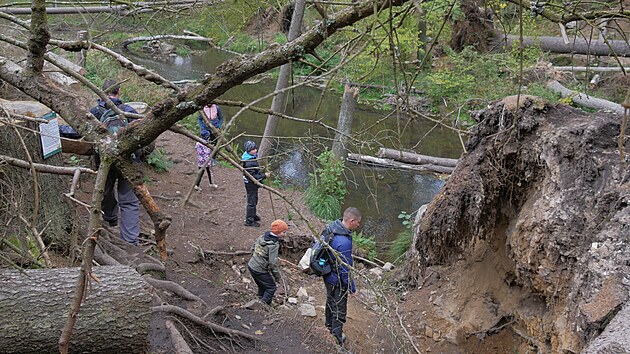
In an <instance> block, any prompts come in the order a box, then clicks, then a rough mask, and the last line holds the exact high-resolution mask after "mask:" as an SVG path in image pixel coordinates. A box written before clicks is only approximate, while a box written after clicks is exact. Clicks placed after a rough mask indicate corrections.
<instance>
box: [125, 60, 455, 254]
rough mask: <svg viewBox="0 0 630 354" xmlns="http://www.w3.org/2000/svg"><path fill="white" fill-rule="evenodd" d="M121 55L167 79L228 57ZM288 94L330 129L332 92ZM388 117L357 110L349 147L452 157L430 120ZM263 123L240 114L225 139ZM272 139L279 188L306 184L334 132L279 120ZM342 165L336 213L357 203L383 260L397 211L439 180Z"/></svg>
mask: <svg viewBox="0 0 630 354" xmlns="http://www.w3.org/2000/svg"><path fill="white" fill-rule="evenodd" d="M125 55H127V56H129V57H130V58H132V59H133V60H134V61H135V62H137V63H139V64H141V65H144V66H146V67H148V68H151V69H153V70H156V71H157V72H159V73H160V74H161V75H163V76H164V77H165V78H167V79H169V80H184V79H199V78H201V77H203V75H204V74H205V73H207V72H212V71H213V70H214V68H216V66H217V65H219V64H221V63H222V62H223V61H225V60H227V59H229V58H230V55H229V54H227V53H224V52H220V51H216V50H208V51H206V52H203V53H200V54H195V55H191V56H188V57H181V56H173V57H171V58H170V60H169V62H158V61H154V60H151V59H146V58H143V57H141V56H137V55H134V54H133V53H130V52H125ZM274 88H275V80H274V79H269V78H263V79H261V80H258V81H257V82H256V83H255V84H245V85H240V86H237V87H235V88H233V89H231V90H229V91H228V92H226V93H225V94H224V95H223V96H221V97H220V99H225V100H234V101H242V102H251V101H252V100H255V99H258V98H260V97H262V96H265V95H267V94H269V93H270V92H273V91H274ZM287 96H288V100H287V101H288V102H287V104H286V114H288V115H290V116H294V117H299V118H303V119H312V120H318V119H321V120H322V121H323V122H324V123H326V124H327V125H330V126H336V124H337V119H338V116H339V107H340V104H341V97H340V94H339V93H334V92H330V91H329V92H327V93H325V94H323V95H322V91H321V90H319V89H316V88H312V87H307V86H301V87H298V88H296V89H294V90H292V91H291V93H290V94H289V95H287ZM256 106H258V107H261V108H265V109H267V108H269V107H270V106H271V98H267V99H264V100H262V101H260V102H259V103H257V104H256ZM221 109H222V111H223V114H224V117H225V119H226V121H228V120H229V119H230V118H232V117H233V116H234V115H235V114H236V113H237V112H238V111H239V108H235V107H221ZM391 113H392V112H390V111H384V110H376V109H373V108H370V107H367V106H363V105H359V106H358V107H357V110H356V111H355V114H354V123H353V127H352V131H353V134H356V136H355V137H356V138H357V139H358V140H362V141H365V142H366V143H361V144H360V145H358V144H353V145H352V146H351V147H350V150H351V151H352V152H356V153H364V154H371V155H374V153H375V151H376V150H377V149H378V148H379V147H381V146H383V147H388V148H403V149H408V148H410V147H413V146H415V148H414V150H415V151H416V152H418V153H420V154H426V155H432V156H438V157H449V158H458V157H459V155H460V154H461V145H460V142H459V139H458V137H457V136H456V135H455V134H454V133H452V132H451V131H450V130H448V129H444V128H440V127H435V126H434V124H433V123H431V122H429V121H425V120H417V119H416V120H412V119H409V118H408V117H404V116H400V115H396V114H391ZM266 119H267V116H266V115H263V114H259V113H254V112H251V111H245V112H243V113H242V114H240V115H239V116H238V117H237V118H236V119H235V120H234V122H232V124H231V126H230V128H229V132H228V136H229V137H228V138H230V137H234V136H236V135H238V134H244V135H243V136H242V137H240V138H239V139H237V140H236V141H238V142H239V143H242V142H244V141H245V140H247V139H252V140H254V141H256V142H257V143H259V142H260V136H262V133H263V131H264V129H265V123H266ZM277 136H282V137H285V138H282V139H279V140H278V142H277V143H276V147H275V150H274V156H275V157H274V158H273V162H272V174H273V175H274V176H276V178H280V180H281V181H282V183H283V185H285V186H299V187H305V186H307V185H308V183H309V172H312V170H313V166H314V161H315V157H316V156H317V154H318V153H319V152H321V151H322V149H323V148H324V147H328V148H330V146H331V140H330V139H331V138H332V137H333V136H334V133H330V132H328V131H327V130H326V129H325V128H323V127H321V126H319V125H315V124H309V123H300V122H295V121H287V120H281V121H280V123H279V124H278V131H277ZM345 167H346V169H345V177H346V181H347V183H346V186H347V189H348V194H347V196H346V198H345V201H344V203H343V204H344V205H343V208H345V207H347V206H356V207H358V208H359V209H360V210H361V212H362V213H363V222H362V227H361V229H360V230H361V231H362V232H363V234H364V235H367V236H373V237H374V238H375V241H376V242H377V245H378V251H379V253H380V256H382V257H384V255H383V253H384V252H385V251H386V250H387V245H388V244H389V242H391V241H393V240H394V239H395V238H396V236H397V235H398V233H399V232H401V231H402V230H404V228H403V226H402V223H401V220H400V219H398V215H399V214H400V212H401V211H405V212H408V213H410V212H413V211H415V210H417V209H418V208H419V207H420V206H421V205H422V204H426V203H428V202H429V201H430V200H431V198H433V196H434V195H435V194H436V193H437V192H438V191H439V190H440V188H441V187H442V186H443V185H444V181H443V180H442V179H439V178H437V177H436V176H434V175H433V174H425V173H417V172H410V171H404V170H392V169H385V168H377V167H371V166H361V165H357V164H354V163H350V162H347V163H346V164H345ZM243 202H245V201H243ZM278 217H286V216H285V215H283V216H280V215H278Z"/></svg>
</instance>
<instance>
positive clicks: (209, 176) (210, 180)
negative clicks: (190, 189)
mask: <svg viewBox="0 0 630 354" xmlns="http://www.w3.org/2000/svg"><path fill="white" fill-rule="evenodd" d="M199 168H201V167H199ZM204 171H205V172H207V173H208V182H209V183H210V184H212V172H210V167H208V166H206V169H205V170H204ZM202 177H203V172H202V173H201V175H199V178H197V180H196V181H195V186H197V187H199V183H201V178H202Z"/></svg>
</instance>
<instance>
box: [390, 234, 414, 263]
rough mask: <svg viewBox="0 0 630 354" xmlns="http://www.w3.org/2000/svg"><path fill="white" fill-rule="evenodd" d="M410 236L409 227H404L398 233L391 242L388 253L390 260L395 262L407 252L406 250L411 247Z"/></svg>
mask: <svg viewBox="0 0 630 354" xmlns="http://www.w3.org/2000/svg"><path fill="white" fill-rule="evenodd" d="M411 236H412V234H411V229H406V230H404V231H401V232H400V233H399V234H398V236H397V237H396V240H394V242H393V243H392V247H391V248H390V249H389V254H388V255H389V259H390V260H391V261H393V262H397V261H398V260H400V259H401V258H402V257H403V256H404V255H405V253H407V250H409V247H411V241H412V237H411Z"/></svg>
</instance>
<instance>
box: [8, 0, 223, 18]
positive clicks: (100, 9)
mask: <svg viewBox="0 0 630 354" xmlns="http://www.w3.org/2000/svg"><path fill="white" fill-rule="evenodd" d="M212 3H213V2H210V1H199V0H184V1H174V2H166V1H161V2H153V3H151V2H136V3H133V4H131V5H114V6H67V7H46V13H47V14H50V15H73V14H94V13H113V14H117V15H119V16H127V15H130V14H138V13H143V12H151V11H157V10H162V9H163V8H164V6H167V5H168V6H170V8H171V9H172V8H190V7H192V6H199V5H209V4H212ZM32 11H33V10H32V9H31V8H30V7H14V8H11V7H6V6H5V7H0V12H4V13H8V14H11V15H30V14H31V13H32Z"/></svg>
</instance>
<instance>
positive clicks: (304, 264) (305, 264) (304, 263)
mask: <svg viewBox="0 0 630 354" xmlns="http://www.w3.org/2000/svg"><path fill="white" fill-rule="evenodd" d="M311 254H313V249H312V248H310V247H309V248H308V249H307V250H306V252H305V253H304V255H303V256H302V259H300V263H299V266H300V269H302V271H305V270H307V269H309V268H310V265H309V264H310V263H311Z"/></svg>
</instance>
